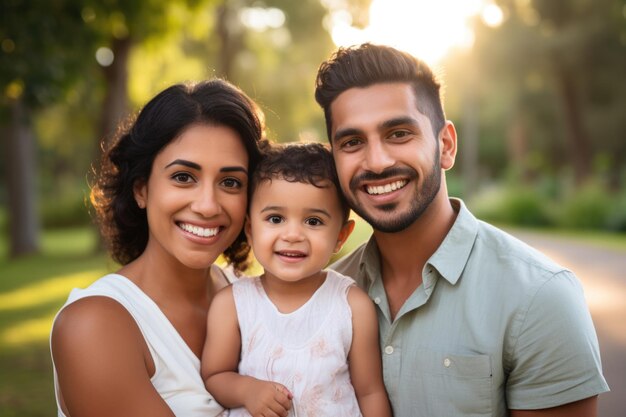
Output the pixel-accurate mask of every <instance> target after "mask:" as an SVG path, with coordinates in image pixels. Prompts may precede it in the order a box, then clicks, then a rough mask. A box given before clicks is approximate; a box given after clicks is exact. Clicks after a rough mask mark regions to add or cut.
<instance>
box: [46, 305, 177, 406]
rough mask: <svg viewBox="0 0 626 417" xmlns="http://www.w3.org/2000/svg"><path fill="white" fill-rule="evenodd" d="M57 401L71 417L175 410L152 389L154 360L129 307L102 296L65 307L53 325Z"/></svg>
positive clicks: (52, 343) (52, 339) (52, 341)
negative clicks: (57, 389) (57, 385)
mask: <svg viewBox="0 0 626 417" xmlns="http://www.w3.org/2000/svg"><path fill="white" fill-rule="evenodd" d="M51 346H52V355H53V358H54V364H55V367H56V370H57V375H58V381H59V387H60V396H61V400H62V401H61V403H62V407H63V410H64V412H65V413H66V414H67V415H69V416H71V417H82V416H90V417H99V416H119V417H125V416H128V417H131V416H146V415H149V416H157V417H173V416H174V413H173V412H172V411H171V410H170V409H169V407H168V406H167V404H166V402H165V401H164V400H163V398H161V396H160V395H159V393H158V392H157V391H156V390H155V389H154V387H153V385H152V383H151V382H150V378H151V376H152V374H153V373H154V363H153V362H152V357H151V356H150V352H149V350H148V346H147V345H146V342H145V340H144V338H143V335H142V334H141V331H140V330H139V328H138V326H137V324H136V323H135V321H134V320H133V318H132V316H131V315H130V314H129V313H128V311H127V310H126V309H125V308H124V307H123V306H122V305H120V304H119V303H117V302H116V301H114V300H112V299H110V298H107V297H87V298H84V299H82V300H78V301H76V302H74V303H72V304H70V305H69V306H67V307H65V308H64V309H63V311H61V313H59V316H58V317H57V319H56V321H55V324H54V327H53V329H52V338H51Z"/></svg>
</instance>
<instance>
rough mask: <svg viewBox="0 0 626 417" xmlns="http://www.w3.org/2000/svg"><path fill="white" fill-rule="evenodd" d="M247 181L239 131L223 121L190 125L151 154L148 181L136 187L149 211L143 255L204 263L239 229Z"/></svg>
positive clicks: (203, 265)
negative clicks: (219, 124)
mask: <svg viewBox="0 0 626 417" xmlns="http://www.w3.org/2000/svg"><path fill="white" fill-rule="evenodd" d="M247 186H248V154H247V152H246V149H245V147H244V145H243V143H242V141H241V139H240V138H239V135H237V133H236V132H235V131H234V130H232V129H230V128H228V127H225V126H213V125H205V124H197V125H192V126H190V127H189V128H188V129H187V130H185V131H184V132H183V133H182V134H181V135H180V136H179V137H178V138H176V139H174V140H173V141H172V142H171V143H170V144H169V145H167V146H166V147H165V148H163V149H162V150H161V152H160V153H159V154H158V155H157V156H156V158H155V160H154V163H153V165H152V171H151V173H150V177H149V179H148V183H147V184H141V185H139V186H137V187H136V188H135V198H136V200H137V204H138V205H139V206H140V207H145V209H146V211H147V216H148V227H149V237H148V245H147V247H146V251H145V255H148V256H150V258H151V259H155V260H157V261H158V262H161V261H170V262H175V263H176V262H178V263H180V264H182V265H183V266H185V267H188V268H192V269H203V268H207V267H209V266H210V265H211V264H212V263H213V262H214V261H215V259H217V257H218V256H219V255H220V254H221V253H222V252H223V251H224V250H225V249H226V248H227V247H228V246H230V244H231V243H233V241H234V240H235V238H236V237H237V235H238V234H239V232H240V231H241V229H242V226H243V221H244V216H245V213H246V204H247V196H246V195H247V193H246V189H247Z"/></svg>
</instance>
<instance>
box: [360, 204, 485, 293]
mask: <svg viewBox="0 0 626 417" xmlns="http://www.w3.org/2000/svg"><path fill="white" fill-rule="evenodd" d="M450 203H451V204H452V207H453V208H454V210H455V211H456V212H457V213H458V214H457V217H456V220H455V221H454V224H453V225H452V228H451V229H450V231H449V232H448V234H447V235H446V237H445V238H444V240H443V242H441V245H439V248H437V250H436V251H435V253H434V254H433V255H432V256H431V257H430V259H429V260H428V262H427V263H426V264H427V265H431V266H432V267H433V268H435V269H436V270H437V271H438V272H439V274H440V275H441V276H442V277H443V278H444V279H446V280H447V281H448V282H450V283H451V284H452V285H454V284H456V283H457V281H458V280H459V278H460V277H461V273H462V272H463V269H465V265H466V264H467V261H468V259H469V255H470V253H471V251H472V248H473V247H474V242H475V241H476V236H477V235H478V220H477V219H476V218H475V217H474V215H473V214H472V213H470V211H469V210H468V209H467V207H465V203H463V201H462V200H461V199H458V198H450ZM359 271H360V273H361V274H364V275H365V276H366V277H367V279H368V280H369V282H370V284H371V283H372V282H373V281H374V280H375V279H376V278H377V277H379V276H380V251H379V250H378V245H377V244H376V239H374V236H372V237H370V239H369V241H368V242H367V244H366V246H365V249H364V250H363V251H362V252H361V259H360V260H359Z"/></svg>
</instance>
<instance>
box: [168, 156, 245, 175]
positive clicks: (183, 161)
mask: <svg viewBox="0 0 626 417" xmlns="http://www.w3.org/2000/svg"><path fill="white" fill-rule="evenodd" d="M173 165H182V166H185V167H187V168H191V169H195V170H197V171H202V167H201V166H200V165H199V164H196V163H195V162H191V161H187V160H186V159H176V160H174V161H172V162H170V163H169V164H167V165H166V166H165V168H169V167H171V166H173ZM220 172H243V173H244V174H246V175H248V170H247V169H246V168H245V167H242V166H238V165H235V166H226V167H222V168H220Z"/></svg>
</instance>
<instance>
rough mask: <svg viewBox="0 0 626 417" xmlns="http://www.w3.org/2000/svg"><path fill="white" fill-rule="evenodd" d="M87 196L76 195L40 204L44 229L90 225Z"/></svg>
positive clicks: (47, 200)
mask: <svg viewBox="0 0 626 417" xmlns="http://www.w3.org/2000/svg"><path fill="white" fill-rule="evenodd" d="M89 208H90V206H89V201H88V199H87V196H86V195H85V196H83V195H81V194H78V193H74V194H73V195H68V196H63V197H60V198H54V199H46V200H44V201H43V202H42V204H41V210H40V216H41V222H42V225H43V227H44V229H59V228H67V227H76V226H85V225H89V224H90V223H91V217H90V216H89Z"/></svg>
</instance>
